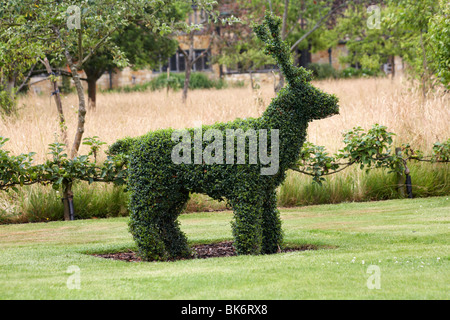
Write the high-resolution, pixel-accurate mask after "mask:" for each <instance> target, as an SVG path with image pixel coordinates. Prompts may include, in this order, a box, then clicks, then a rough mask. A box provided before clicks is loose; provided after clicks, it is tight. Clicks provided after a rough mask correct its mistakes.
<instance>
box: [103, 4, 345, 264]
mask: <svg viewBox="0 0 450 320" xmlns="http://www.w3.org/2000/svg"><path fill="white" fill-rule="evenodd" d="M279 29H280V19H279V18H278V17H275V16H272V15H271V14H269V13H267V14H266V16H265V20H264V22H263V23H262V24H261V25H258V26H256V27H254V31H255V33H256V35H257V36H258V37H259V39H261V40H262V41H263V42H264V43H265V52H266V54H270V55H272V56H273V57H274V58H275V60H276V62H277V64H278V66H279V68H280V70H281V72H282V73H283V75H284V76H285V79H286V81H287V85H286V87H285V88H283V89H282V90H280V91H279V93H278V95H277V97H276V98H274V99H273V100H272V102H271V103H270V105H269V106H268V108H267V110H266V111H265V112H264V113H263V115H262V116H261V117H260V118H256V119H255V118H251V119H245V120H241V119H237V120H235V121H232V122H228V123H216V124H214V125H210V126H202V127H201V128H192V129H186V130H183V131H180V130H174V129H164V130H158V131H153V132H149V133H148V134H146V135H144V136H141V137H137V138H125V139H122V140H119V141H117V142H116V143H115V144H113V145H112V146H111V148H110V152H111V153H112V154H114V153H120V152H126V153H128V154H129V156H130V159H129V175H128V188H129V191H130V196H131V198H130V204H129V206H130V222H129V227H130V232H131V233H132V235H133V237H134V240H135V242H136V244H137V246H138V249H139V254H140V256H141V257H142V258H143V259H145V260H155V259H156V260H166V259H172V258H177V257H186V256H188V255H189V254H190V249H189V246H188V243H187V239H186V236H185V234H184V233H183V232H182V231H181V230H180V227H179V223H178V221H177V218H178V216H179V215H180V213H181V212H182V210H183V208H184V207H185V205H186V203H187V201H188V199H189V195H190V193H203V194H207V195H209V196H210V197H211V198H213V199H217V200H227V201H228V203H229V204H230V205H231V206H232V208H233V212H234V219H233V221H232V233H233V237H234V242H233V243H234V247H235V249H236V252H237V253H238V254H266V253H267V254H268V253H275V252H277V251H278V250H279V249H280V247H282V242H283V233H282V228H281V220H280V214H279V211H278V209H277V205H276V204H277V200H276V189H277V187H278V186H279V185H280V184H281V183H282V182H283V181H284V179H285V175H286V171H287V170H288V169H289V167H291V166H293V165H294V163H295V162H296V161H297V160H298V158H299V154H300V151H301V148H302V145H303V142H304V141H305V138H306V132H307V127H308V122H310V121H312V120H314V119H322V118H325V117H328V116H331V115H334V114H337V113H338V112H339V109H338V105H337V98H336V97H335V96H334V95H330V94H326V93H324V92H322V91H320V90H319V89H317V88H315V87H313V86H312V85H311V84H310V80H311V78H310V73H309V72H307V71H306V70H305V69H304V68H302V67H296V66H294V65H293V63H292V61H291V55H290V51H289V46H288V44H287V43H285V42H283V41H282V40H281V38H280V36H279ZM221 133H223V135H225V134H226V139H222V137H223V135H222V134H221ZM181 138H182V139H181ZM212 138H214V140H212ZM269 138H270V139H269ZM221 139H222V140H221ZM247 139H248V145H247V144H246V142H247ZM258 140H259V145H256V144H254V143H253V144H252V142H255V141H258ZM257 147H259V156H260V157H259V159H257V151H256V149H257ZM239 148H240V149H239ZM191 150H194V153H191ZM181 154H182V155H181ZM192 155H193V157H192ZM269 160H270V167H268V166H267V165H268V164H269Z"/></svg>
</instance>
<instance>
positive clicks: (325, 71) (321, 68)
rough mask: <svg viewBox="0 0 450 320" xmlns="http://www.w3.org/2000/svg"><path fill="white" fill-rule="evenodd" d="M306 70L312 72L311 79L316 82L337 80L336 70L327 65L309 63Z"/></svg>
mask: <svg viewBox="0 0 450 320" xmlns="http://www.w3.org/2000/svg"><path fill="white" fill-rule="evenodd" d="M307 69H308V70H310V71H311V72H312V74H313V78H314V79H316V80H322V79H329V78H337V76H338V74H337V72H336V70H334V68H333V66H332V65H330V64H329V63H310V64H308V67H307Z"/></svg>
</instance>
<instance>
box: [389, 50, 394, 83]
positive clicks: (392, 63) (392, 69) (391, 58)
mask: <svg viewBox="0 0 450 320" xmlns="http://www.w3.org/2000/svg"><path fill="white" fill-rule="evenodd" d="M389 58H390V60H391V61H390V62H391V79H392V80H394V77H395V56H390V57H389Z"/></svg>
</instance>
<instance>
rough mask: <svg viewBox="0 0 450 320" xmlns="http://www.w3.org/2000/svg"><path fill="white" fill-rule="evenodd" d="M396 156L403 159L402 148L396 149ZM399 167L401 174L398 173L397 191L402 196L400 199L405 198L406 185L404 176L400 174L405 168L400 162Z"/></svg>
mask: <svg viewBox="0 0 450 320" xmlns="http://www.w3.org/2000/svg"><path fill="white" fill-rule="evenodd" d="M395 154H396V155H397V156H398V157H401V155H402V148H395ZM397 166H398V167H401V170H399V171H398V172H399V173H397V189H398V193H399V194H400V197H401V198H404V197H405V183H404V180H403V174H402V173H400V172H403V171H404V168H403V166H402V163H401V162H398V164H397ZM398 169H400V168H398Z"/></svg>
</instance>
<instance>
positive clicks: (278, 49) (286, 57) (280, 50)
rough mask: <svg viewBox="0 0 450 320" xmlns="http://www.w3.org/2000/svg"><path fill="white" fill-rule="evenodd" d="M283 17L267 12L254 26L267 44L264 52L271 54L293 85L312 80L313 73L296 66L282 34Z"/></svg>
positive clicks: (260, 37) (256, 32)
mask: <svg viewBox="0 0 450 320" xmlns="http://www.w3.org/2000/svg"><path fill="white" fill-rule="evenodd" d="M280 26H281V18H279V17H277V16H274V15H273V14H272V13H270V12H266V14H265V16H264V21H263V23H261V24H260V25H256V26H254V27H253V31H254V32H255V34H256V35H257V36H258V38H259V39H260V40H261V41H262V42H264V43H265V44H266V46H265V48H264V53H266V54H267V55H271V56H272V57H273V58H274V59H275V60H276V62H277V65H278V67H279V68H280V70H281V72H282V73H283V75H284V76H285V78H286V81H287V82H288V83H289V84H290V85H291V86H292V85H293V84H295V82H296V81H298V80H302V81H310V80H311V74H310V73H309V72H307V71H306V69H304V68H298V67H296V66H294V64H293V62H292V56H291V51H290V46H289V45H288V43H287V42H286V41H283V40H282V39H281V36H280Z"/></svg>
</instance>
